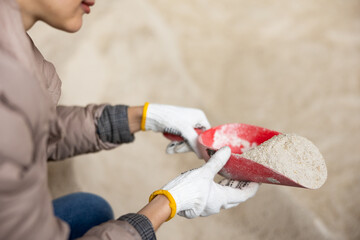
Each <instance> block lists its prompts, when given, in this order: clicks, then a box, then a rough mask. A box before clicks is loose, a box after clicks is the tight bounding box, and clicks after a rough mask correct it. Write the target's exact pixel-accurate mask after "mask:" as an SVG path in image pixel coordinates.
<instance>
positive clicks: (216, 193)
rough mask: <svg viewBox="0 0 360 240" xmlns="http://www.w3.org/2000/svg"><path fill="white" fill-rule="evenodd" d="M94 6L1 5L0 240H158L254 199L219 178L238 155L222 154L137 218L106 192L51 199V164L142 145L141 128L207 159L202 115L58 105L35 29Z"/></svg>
mask: <svg viewBox="0 0 360 240" xmlns="http://www.w3.org/2000/svg"><path fill="white" fill-rule="evenodd" d="M94 4H95V2H94V0H61V1H60V0H0V76H1V77H0V83H1V84H0V133H1V138H0V239H6V240H11V239H53V240H56V239H73V238H78V237H81V239H156V235H155V231H156V230H157V229H158V228H159V227H160V225H161V224H162V223H164V222H165V221H168V220H170V219H171V218H172V217H174V216H175V215H176V214H178V215H180V216H183V217H186V218H195V217H199V216H208V215H211V214H215V213H218V212H219V211H220V209H222V208H225V209H226V208H230V207H234V206H236V205H238V204H239V203H240V202H243V201H245V200H247V199H248V198H250V197H252V196H253V195H254V194H255V193H256V191H257V189H258V186H259V185H258V184H257V183H239V182H235V181H231V180H224V181H223V182H222V184H218V183H215V182H214V180H213V178H214V176H215V174H216V173H217V172H218V171H219V170H220V169H221V168H222V167H223V166H224V165H225V164H226V162H227V160H228V159H229V156H230V152H231V151H230V149H229V148H228V147H224V148H222V149H220V150H218V151H217V152H216V153H215V154H214V155H213V156H212V158H211V159H210V160H209V161H208V162H207V163H206V164H204V165H203V166H202V167H200V168H198V169H193V170H190V171H188V172H185V173H182V174H180V175H179V176H178V177H177V178H175V179H174V180H172V181H170V182H169V183H168V184H166V185H165V186H163V187H162V188H160V189H159V190H157V191H155V192H154V193H153V194H151V196H150V201H149V203H148V204H147V205H146V206H144V207H143V208H142V209H141V210H140V211H139V212H138V213H129V214H126V215H123V216H121V217H120V218H118V219H116V220H114V219H113V213H112V210H111V207H110V206H109V204H108V203H107V202H106V201H105V200H104V199H102V198H101V197H99V196H96V195H93V194H87V193H74V194H70V195H67V196H64V197H61V198H59V199H55V200H52V198H51V196H50V193H49V190H48V186H47V164H46V162H47V161H48V160H50V161H51V160H61V159H65V158H68V157H72V156H75V155H79V154H84V153H90V152H97V151H100V150H104V149H112V148H115V147H117V146H119V145H121V144H123V143H128V142H132V141H134V134H135V133H136V132H138V131H141V130H144V131H145V130H152V131H156V132H170V133H175V134H178V135H181V136H182V137H183V138H184V139H185V141H180V142H173V143H171V144H170V145H169V146H168V152H172V153H179V152H185V151H188V150H192V151H194V152H195V154H197V155H198V156H199V157H200V154H199V150H198V148H197V146H196V136H197V134H196V132H195V130H194V127H201V128H204V129H207V128H209V127H210V124H209V123H208V120H207V119H206V116H205V114H204V113H203V112H202V111H201V110H199V109H193V108H184V107H177V106H170V105H162V104H149V103H146V104H145V105H144V106H133V107H129V106H126V105H115V106H111V105H107V104H99V105H96V104H90V105H88V106H86V107H78V106H60V105H57V104H58V101H59V97H60V94H61V81H60V79H59V77H58V75H57V74H56V71H55V68H54V66H53V65H52V64H51V63H49V62H48V61H46V60H45V59H44V58H43V56H42V55H41V53H40V52H39V50H38V49H37V48H36V47H35V45H34V43H33V42H32V40H31V38H30V37H29V36H28V35H27V33H26V31H27V30H29V29H30V28H31V27H32V26H33V25H34V24H35V23H36V22H37V21H43V22H45V23H47V24H49V25H50V26H52V27H54V28H56V29H60V30H64V31H67V32H76V31H78V30H79V29H80V28H81V26H82V17H83V15H84V14H88V13H90V11H91V10H90V7H91V6H93V5H94Z"/></svg>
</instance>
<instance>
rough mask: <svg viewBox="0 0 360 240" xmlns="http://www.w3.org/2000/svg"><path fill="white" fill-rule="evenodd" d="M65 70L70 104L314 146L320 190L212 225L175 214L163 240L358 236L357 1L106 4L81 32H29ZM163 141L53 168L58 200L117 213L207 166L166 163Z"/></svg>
mask: <svg viewBox="0 0 360 240" xmlns="http://www.w3.org/2000/svg"><path fill="white" fill-rule="evenodd" d="M30 35H31V36H32V37H33V38H34V41H35V43H36V44H37V46H38V47H39V48H40V49H41V50H42V51H43V53H44V55H45V56H46V57H47V58H48V59H49V60H51V61H53V62H54V63H55V65H56V66H57V69H58V72H59V74H60V77H61V78H62V80H63V95H62V99H61V101H62V103H63V104H68V105H70V104H77V105H85V104H87V103H103V102H108V103H112V104H116V103H125V104H129V105H140V104H143V103H144V102H145V101H150V102H158V103H167V104H175V105H183V106H191V107H198V108H201V109H203V110H204V111H205V112H206V113H207V115H208V118H209V121H210V122H211V124H212V125H213V126H216V125H219V124H224V123H235V122H243V123H249V124H254V125H260V126H264V127H267V128H270V129H274V130H278V131H281V132H294V133H297V134H299V135H303V136H305V137H307V138H309V139H311V140H312V141H313V142H314V143H315V144H316V145H317V146H318V147H319V148H320V151H321V152H322V153H323V155H324V157H325V159H326V162H327V166H328V172H329V176H328V180H327V182H326V184H325V185H324V186H323V187H322V188H321V189H319V190H315V191H312V190H304V189H297V188H290V187H279V186H273V185H266V184H263V185H262V186H261V188H260V190H259V192H258V194H257V195H256V197H255V198H253V199H252V200H250V201H248V202H246V203H244V204H241V205H240V206H239V207H237V208H234V209H231V210H226V211H223V212H222V213H221V214H219V215H216V216H211V217H208V218H199V219H194V220H187V219H183V218H180V217H176V218H175V219H173V220H172V221H170V222H169V223H166V224H164V226H163V227H162V228H161V229H160V230H159V231H158V238H159V239H171V240H178V239H179V240H180V239H197V240H201V239H359V238H360V229H359V224H360V208H359V207H358V203H359V202H360V188H359V186H358V185H357V184H358V183H359V182H360V175H359V173H358V172H359V169H360V150H359V142H360V68H359V66H360V2H359V1H355V0H352V1H350V0H349V1H310V0H309V1H285V0H282V1H271V2H270V1H265V0H257V1H245V0H223V1H215V0H208V1H205V0H181V1H180V0H173V1H164V0H148V1H140V0H106V1H97V3H96V6H95V7H93V9H92V13H91V14H90V15H89V16H86V17H85V25H84V27H83V29H82V30H81V31H80V32H79V33H77V34H67V33H63V32H58V31H55V30H51V29H50V28H49V27H47V26H45V25H43V24H38V25H37V26H35V28H34V29H32V30H31V31H30ZM166 144H167V140H165V139H164V138H163V137H162V136H161V134H155V133H138V134H137V135H136V141H135V142H134V143H133V144H127V145H123V146H121V147H119V148H117V149H115V150H112V151H108V152H102V153H98V154H92V155H85V156H80V157H77V158H74V159H70V160H66V161H64V162H61V163H52V164H50V165H49V175H50V181H49V184H50V188H51V191H52V193H53V196H54V197H57V196H60V195H63V194H66V193H70V192H73V191H79V190H81V191H88V192H94V193H97V194H100V195H102V196H104V197H105V198H106V199H107V200H108V201H109V202H110V203H111V204H112V206H113V208H114V211H115V213H116V214H117V215H120V214H124V213H127V212H135V211H137V210H139V209H140V208H141V207H142V206H143V205H144V204H145V203H146V202H147V198H148V196H149V194H150V193H151V192H152V191H153V190H155V189H157V188H159V187H161V186H162V185H164V184H165V183H167V182H168V181H169V180H170V179H172V178H173V177H175V176H177V175H178V174H179V173H180V172H182V171H185V170H187V169H190V168H194V167H197V166H199V165H201V164H202V161H199V160H197V159H196V157H195V155H193V154H183V155H176V156H170V155H166V154H165V151H164V149H165V147H166Z"/></svg>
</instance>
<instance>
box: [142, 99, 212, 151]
mask: <svg viewBox="0 0 360 240" xmlns="http://www.w3.org/2000/svg"><path fill="white" fill-rule="evenodd" d="M141 128H142V130H152V131H155V132H163V133H164V132H167V133H171V134H175V135H179V136H181V137H182V138H184V140H185V141H174V142H172V143H170V144H169V145H168V147H167V152H168V153H181V152H187V151H190V150H192V151H194V152H195V153H196V155H197V156H198V157H199V158H201V156H200V152H199V149H198V147H197V138H198V134H197V133H196V131H195V130H194V128H202V129H204V130H206V129H209V128H210V124H209V122H208V120H207V118H206V116H205V114H204V112H203V111H201V110H199V109H195V108H184V107H176V106H170V105H163V104H149V103H146V104H145V106H144V113H143V119H142V123H141Z"/></svg>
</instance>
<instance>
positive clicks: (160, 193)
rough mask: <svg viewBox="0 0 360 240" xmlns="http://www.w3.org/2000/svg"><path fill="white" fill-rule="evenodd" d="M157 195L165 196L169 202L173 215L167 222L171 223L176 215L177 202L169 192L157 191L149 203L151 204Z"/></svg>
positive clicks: (151, 196)
mask: <svg viewBox="0 0 360 240" xmlns="http://www.w3.org/2000/svg"><path fill="white" fill-rule="evenodd" d="M157 195H164V196H165V197H167V199H168V200H169V202H170V203H169V207H170V208H171V214H170V216H169V218H168V219H167V220H166V221H169V220H170V219H172V218H173V217H174V216H175V214H176V202H175V199H174V198H173V196H172V195H171V193H169V192H168V191H167V190H157V191H155V192H153V193H152V194H151V195H150V197H149V202H151V201H152V200H153V199H154V198H155V197H156V196H157Z"/></svg>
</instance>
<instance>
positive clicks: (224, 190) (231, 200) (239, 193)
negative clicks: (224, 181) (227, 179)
mask: <svg viewBox="0 0 360 240" xmlns="http://www.w3.org/2000/svg"><path fill="white" fill-rule="evenodd" d="M258 189H259V184H258V183H255V182H249V184H247V185H246V186H245V187H242V188H232V187H230V186H221V185H218V191H217V194H219V195H220V194H221V195H222V196H225V197H226V202H227V204H239V203H241V202H245V201H246V200H248V199H249V198H251V197H253V196H254V195H255V194H256V192H257V190H258Z"/></svg>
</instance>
